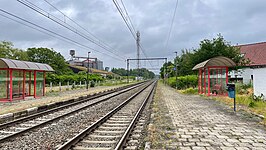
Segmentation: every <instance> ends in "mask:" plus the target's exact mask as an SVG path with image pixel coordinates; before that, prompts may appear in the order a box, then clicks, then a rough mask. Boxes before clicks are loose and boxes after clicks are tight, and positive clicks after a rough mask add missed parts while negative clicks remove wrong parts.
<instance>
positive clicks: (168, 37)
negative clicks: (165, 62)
mask: <svg viewBox="0 0 266 150" xmlns="http://www.w3.org/2000/svg"><path fill="white" fill-rule="evenodd" d="M177 6H178V0H176V4H175V10H174V14H173V17H172V20H171V24H170V29H169V32H168V35H167V38H166V43H165V50H167V49H168V45H169V40H170V37H171V33H172V29H173V24H174V20H175V15H176V10H177Z"/></svg>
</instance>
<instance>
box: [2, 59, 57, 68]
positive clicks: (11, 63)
mask: <svg viewBox="0 0 266 150" xmlns="http://www.w3.org/2000/svg"><path fill="white" fill-rule="evenodd" d="M0 68H10V69H22V70H37V71H54V69H53V68H52V67H51V66H49V65H47V64H42V63H36V62H29V61H20V60H13V59H6V58H0Z"/></svg>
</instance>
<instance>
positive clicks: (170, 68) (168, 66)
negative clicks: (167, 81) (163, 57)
mask: <svg viewBox="0 0 266 150" xmlns="http://www.w3.org/2000/svg"><path fill="white" fill-rule="evenodd" d="M174 67H175V66H174V64H173V63H172V62H171V61H168V62H166V63H164V64H163V67H162V68H161V69H160V75H161V78H164V74H167V75H168V77H172V76H174V73H175V72H174Z"/></svg>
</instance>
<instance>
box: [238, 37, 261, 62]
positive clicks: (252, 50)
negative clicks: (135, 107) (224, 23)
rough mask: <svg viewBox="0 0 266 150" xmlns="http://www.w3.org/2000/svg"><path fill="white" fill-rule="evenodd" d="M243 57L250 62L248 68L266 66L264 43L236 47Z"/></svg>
mask: <svg viewBox="0 0 266 150" xmlns="http://www.w3.org/2000/svg"><path fill="white" fill-rule="evenodd" d="M236 47H239V48H240V52H241V53H242V54H244V57H245V58H247V59H249V60H250V64H249V65H250V66H260V65H266V59H265V58H266V42H261V43H253V44H245V45H238V46H236Z"/></svg>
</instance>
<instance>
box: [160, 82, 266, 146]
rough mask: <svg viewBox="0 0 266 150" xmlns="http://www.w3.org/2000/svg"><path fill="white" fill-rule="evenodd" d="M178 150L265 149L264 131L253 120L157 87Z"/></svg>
mask: <svg viewBox="0 0 266 150" xmlns="http://www.w3.org/2000/svg"><path fill="white" fill-rule="evenodd" d="M158 90H159V91H160V93H161V95H159V96H160V98H161V100H163V101H164V102H165V103H166V105H167V108H168V110H169V113H170V115H171V118H172V122H173V124H174V126H175V130H176V138H177V141H178V142H177V143H176V144H177V145H179V148H180V149H181V150H183V149H184V150H191V149H193V150H194V149H199V150H205V149H215V150H231V149H232V150H246V149H247V150H249V149H256V150H266V130H265V127H263V126H260V125H258V121H256V118H255V119H254V118H253V117H252V116H247V114H243V113H239V112H237V114H235V113H234V112H233V111H232V110H231V109H228V107H226V106H224V105H222V104H220V103H218V102H216V101H213V100H206V99H203V98H201V97H199V96H191V95H182V94H179V93H177V92H176V91H175V89H173V88H170V87H167V86H164V85H163V84H159V86H158Z"/></svg>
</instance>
